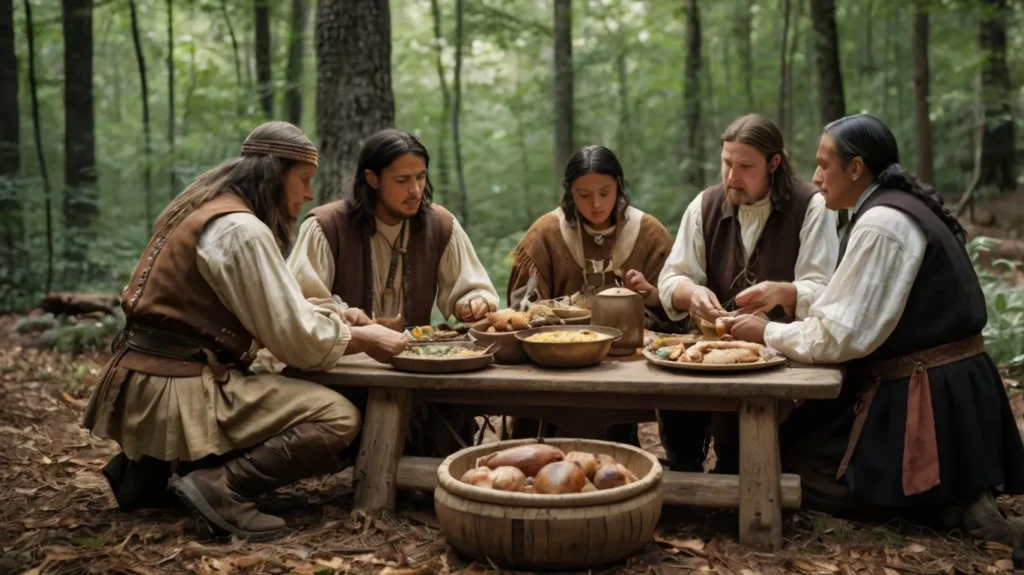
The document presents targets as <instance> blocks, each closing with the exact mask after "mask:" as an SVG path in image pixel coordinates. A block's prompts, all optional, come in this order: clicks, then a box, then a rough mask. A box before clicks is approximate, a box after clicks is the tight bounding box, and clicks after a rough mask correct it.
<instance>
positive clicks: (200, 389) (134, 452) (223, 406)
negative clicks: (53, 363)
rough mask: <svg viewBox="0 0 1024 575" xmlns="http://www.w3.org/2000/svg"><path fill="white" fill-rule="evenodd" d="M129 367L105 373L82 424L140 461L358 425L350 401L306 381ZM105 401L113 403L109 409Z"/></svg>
mask: <svg viewBox="0 0 1024 575" xmlns="http://www.w3.org/2000/svg"><path fill="white" fill-rule="evenodd" d="M128 374H130V375H128V376H127V379H125V380H124V381H123V382H118V381H116V380H115V379H116V378H112V377H108V378H105V379H104V381H103V382H102V383H101V384H100V387H98V388H97V389H96V391H95V392H94V393H93V395H92V398H91V399H90V401H89V407H88V408H87V410H86V413H85V418H84V420H83V426H84V427H86V428H87V429H89V430H90V431H91V432H92V433H94V434H95V435H97V436H99V437H103V438H105V439H112V440H114V441H116V442H117V443H118V444H119V445H120V446H121V449H123V450H124V452H125V455H127V456H128V458H129V459H132V460H135V461H138V460H139V459H140V458H141V457H142V456H143V455H148V456H150V457H154V458H157V459H160V460H163V461H175V460H180V461H195V460H197V459H200V458H202V457H205V456H207V455H220V454H224V453H227V452H229V451H233V450H236V449H245V448H249V447H252V446H254V445H258V444H260V443H262V442H264V441H266V440H268V439H270V438H271V437H273V436H275V435H278V434H280V433H282V432H284V431H285V430H287V429H289V428H291V427H294V426H296V425H299V424H301V423H306V422H317V423H320V424H322V425H325V426H326V427H327V428H328V429H329V430H330V431H332V432H334V433H336V434H337V435H339V436H341V437H346V438H347V440H348V441H349V442H351V441H352V439H354V438H355V437H356V435H357V434H358V433H359V428H360V425H361V416H360V414H359V410H357V409H356V407H355V406H353V405H352V403H350V402H349V401H348V400H347V399H345V398H344V397H343V396H342V395H341V394H339V393H337V392H335V391H333V390H331V389H328V388H326V387H324V386H322V385H319V384H316V383H312V382H309V381H303V380H298V379H291V378H287V377H282V376H280V375H276V374H271V373H266V374H260V375H245V374H243V373H241V372H239V371H237V370H232V371H231V372H230V374H229V377H228V380H227V381H226V382H224V383H218V382H217V381H216V380H214V377H213V374H212V373H211V371H210V369H209V368H203V372H202V375H200V376H196V377H173V378H171V377H158V376H152V375H146V374H143V373H137V372H128ZM114 386H119V387H120V390H119V391H118V390H116V388H115V387H114ZM115 394H116V395H115ZM104 397H107V399H106V400H104ZM106 402H111V404H110V405H109V408H107V409H104V403H106Z"/></svg>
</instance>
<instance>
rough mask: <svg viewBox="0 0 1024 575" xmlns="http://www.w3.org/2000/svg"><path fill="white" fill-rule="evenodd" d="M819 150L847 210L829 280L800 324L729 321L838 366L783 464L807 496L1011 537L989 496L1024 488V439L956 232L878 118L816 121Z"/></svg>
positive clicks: (1011, 524)
mask: <svg viewBox="0 0 1024 575" xmlns="http://www.w3.org/2000/svg"><path fill="white" fill-rule="evenodd" d="M816 160H817V164H818V168H817V171H816V172H815V176H814V181H815V184H817V185H818V186H819V187H820V188H821V190H822V194H823V195H824V197H825V201H826V202H827V203H828V206H829V208H831V209H833V210H839V209H850V210H851V211H852V214H853V216H852V218H851V220H850V223H849V225H848V226H847V228H846V232H845V234H844V237H843V240H842V243H841V249H840V261H839V266H838V268H837V269H836V273H835V276H834V277H833V278H832V281H831V282H829V284H828V286H827V287H826V289H825V290H824V291H823V292H822V293H821V294H820V296H819V298H818V300H817V301H815V302H814V304H813V305H812V306H811V308H810V310H809V311H808V313H807V315H806V316H805V317H804V318H803V319H801V320H800V321H795V322H791V323H776V322H771V323H769V322H768V321H766V320H765V319H764V318H758V317H754V316H747V315H742V316H739V317H737V318H735V319H730V320H729V322H730V323H731V326H730V327H729V330H730V333H731V334H732V335H733V336H734V337H736V338H737V339H743V340H748V341H757V342H767V343H768V344H769V345H771V346H772V347H774V348H776V349H778V350H779V351H781V352H783V353H785V354H786V356H788V357H791V358H793V359H797V360H799V361H802V362H805V363H829V364H834V363H846V377H845V379H844V380H843V386H842V390H841V391H840V394H839V397H837V398H836V399H831V400H816V401H808V402H807V403H805V404H804V405H802V406H800V407H799V408H797V409H796V410H795V411H793V413H792V415H791V416H790V417H789V418H788V419H787V420H786V422H785V423H784V424H783V425H782V427H781V429H780V432H779V434H780V447H781V455H782V466H783V469H784V470H787V471H790V472H794V473H798V474H799V475H800V478H801V487H802V489H803V500H804V505H805V506H808V507H811V508H816V509H818V510H822V511H826V512H829V513H835V514H843V515H847V514H863V513H864V512H865V511H877V512H883V513H884V515H888V514H889V513H892V512H897V513H902V514H906V515H909V516H910V518H912V519H916V520H922V521H927V522H929V523H939V524H940V525H941V526H944V527H955V526H957V525H960V526H962V527H963V528H964V529H965V530H966V531H967V532H969V533H971V534H972V535H974V536H975V537H978V538H981V539H985V540H989V541H997V542H1000V543H1003V544H1005V545H1013V546H1018V547H1019V546H1021V544H1022V543H1024V522H1022V521H1021V520H1020V519H1019V518H1010V519H1007V518H1006V517H1004V516H1003V514H1002V513H1000V510H999V508H998V507H997V505H996V503H995V499H994V496H996V495H999V494H1011V495H1016V494H1020V493H1024V445H1022V443H1021V437H1020V433H1019V431H1018V430H1017V426H1016V424H1015V422H1014V417H1013V412H1012V411H1011V409H1010V403H1009V400H1008V398H1007V396H1006V391H1005V389H1004V388H1003V382H1002V378H1001V377H1000V376H999V370H998V369H996V365H995V364H994V363H993V362H992V359H991V358H990V357H989V356H988V354H987V353H985V348H984V344H985V338H984V337H983V335H982V330H983V329H984V327H985V323H986V321H987V319H988V316H987V309H986V304H985V294H984V292H983V291H982V289H981V285H980V284H979V282H978V277H977V275H976V273H975V271H974V267H973V265H972V263H971V259H970V257H969V256H968V253H967V250H966V248H965V245H964V244H965V241H966V232H965V231H964V229H963V227H962V226H961V225H960V222H958V221H957V219H956V217H954V216H953V215H952V214H951V213H950V212H949V211H948V210H947V209H946V208H945V207H943V204H942V197H941V196H940V195H939V194H938V193H937V192H936V191H935V190H934V189H933V188H931V187H930V186H927V185H925V184H923V183H922V182H921V181H920V180H918V179H917V177H915V176H914V175H913V174H911V173H910V172H907V171H906V170H904V169H903V168H902V167H901V166H900V163H899V160H900V158H899V148H898V146H897V143H896V138H895V137H894V136H893V134H892V132H891V131H889V128H888V127H886V126H885V124H883V123H882V122H881V120H879V119H877V118H874V117H872V116H868V115H866V114H858V115H855V116H847V117H845V118H842V119H839V120H836V121H835V122H832V123H831V124H829V125H828V126H826V127H825V133H824V134H822V136H821V140H820V142H819V145H818V151H817V154H816ZM884 515H883V517H884Z"/></svg>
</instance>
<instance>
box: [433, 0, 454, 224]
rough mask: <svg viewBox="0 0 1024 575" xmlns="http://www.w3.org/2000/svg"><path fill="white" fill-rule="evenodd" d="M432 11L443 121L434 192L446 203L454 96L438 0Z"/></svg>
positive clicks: (441, 122)
mask: <svg viewBox="0 0 1024 575" xmlns="http://www.w3.org/2000/svg"><path fill="white" fill-rule="evenodd" d="M430 11H431V12H432V13H433V15H434V56H435V58H436V60H437V81H438V83H439V84H440V85H441V121H440V123H439V124H438V125H439V126H440V129H439V130H438V135H437V159H436V160H435V161H436V162H437V169H436V170H432V172H433V173H435V174H437V179H436V181H437V186H436V187H435V188H434V193H435V194H436V197H437V202H438V203H440V204H443V203H444V198H445V196H446V195H447V194H448V192H449V191H451V190H450V186H451V182H450V174H449V173H448V132H449V130H450V129H451V116H452V96H451V93H449V91H448V78H447V77H446V76H445V70H444V35H443V34H441V6H440V5H439V4H438V0H430Z"/></svg>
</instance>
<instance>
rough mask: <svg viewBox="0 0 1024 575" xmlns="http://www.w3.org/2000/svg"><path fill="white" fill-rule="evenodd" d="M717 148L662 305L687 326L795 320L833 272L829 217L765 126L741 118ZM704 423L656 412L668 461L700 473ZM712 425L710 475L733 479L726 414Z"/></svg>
mask: <svg viewBox="0 0 1024 575" xmlns="http://www.w3.org/2000/svg"><path fill="white" fill-rule="evenodd" d="M721 144H722V150H721V156H722V182H721V183H720V184H716V185H714V186H711V187H710V188H708V189H706V190H704V191H702V192H701V193H699V194H698V195H697V197H696V198H695V199H694V200H693V202H691V203H690V205H689V207H688V208H687V209H686V212H685V213H684V214H683V218H682V222H681V223H680V224H679V231H678V234H677V237H676V241H675V245H674V246H673V248H672V253H671V255H669V258H668V261H667V262H666V264H665V267H664V269H663V270H662V272H661V277H660V278H659V279H658V287H659V288H660V289H659V291H660V293H661V299H662V303H664V306H665V309H666V311H667V312H668V314H669V317H670V318H672V319H673V320H681V319H683V318H685V317H686V316H689V317H690V319H691V322H692V323H694V324H697V323H698V322H700V321H706V322H711V323H713V322H714V321H715V319H717V318H718V317H720V316H724V315H726V314H728V313H729V312H731V311H734V310H736V309H738V308H744V310H745V311H748V312H752V313H754V312H766V313H767V314H768V315H769V316H771V317H773V318H775V319H777V320H780V321H788V320H789V319H792V318H794V317H795V318H800V317H803V316H804V315H805V314H806V313H807V309H808V308H809V307H810V305H811V303H812V302H813V301H814V300H815V299H816V298H817V296H818V294H819V293H821V291H822V290H823V289H824V288H825V286H826V285H827V284H828V280H829V278H830V277H831V276H832V272H833V271H834V269H835V265H836V258H837V254H838V252H839V239H838V236H837V234H836V217H835V214H834V213H832V212H830V211H829V210H828V209H827V208H826V207H825V201H824V199H822V197H821V195H820V194H818V193H817V190H816V189H815V188H814V186H812V185H810V184H808V183H805V182H802V181H800V180H799V179H797V177H796V176H795V174H794V170H793V167H792V165H791V164H790V161H789V158H788V156H787V155H786V150H785V145H784V142H783V139H782V132H781V131H780V130H779V128H778V126H776V125H775V124H774V123H773V122H772V121H771V120H769V119H767V118H765V117H763V116H759V115H757V114H750V115H747V116H742V117H740V118H738V119H736V120H735V121H733V122H732V124H730V125H729V127H728V128H726V130H725V132H723V133H722V137H721ZM692 327H693V328H697V327H698V326H697V325H694V326H692ZM709 418H710V415H709V414H705V415H704V416H697V414H683V413H673V412H662V438H663V441H664V444H665V450H666V452H667V453H668V456H669V459H672V460H675V461H676V462H677V464H679V465H681V466H682V467H686V468H690V469H699V468H700V465H701V464H702V462H703V459H704V449H705V448H704V442H705V438H706V435H705V432H704V426H705V425H706V424H707V421H708V419H709ZM718 419H719V420H720V424H721V425H719V426H718V427H720V428H721V429H719V430H717V431H716V433H715V453H716V455H717V456H718V465H717V466H716V468H715V469H716V471H721V472H724V473H735V472H736V470H737V468H738V448H737V446H736V442H735V437H736V433H737V429H736V427H737V425H738V423H736V417H735V415H734V414H730V415H728V416H724V417H720V418H718ZM716 423H717V422H716Z"/></svg>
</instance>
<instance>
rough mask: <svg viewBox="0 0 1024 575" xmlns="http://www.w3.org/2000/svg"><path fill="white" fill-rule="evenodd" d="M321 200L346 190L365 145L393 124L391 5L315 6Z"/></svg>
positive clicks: (380, 1) (381, 1)
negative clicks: (374, 135) (379, 131)
mask: <svg viewBox="0 0 1024 575" xmlns="http://www.w3.org/2000/svg"><path fill="white" fill-rule="evenodd" d="M316 54H317V65H316V67H317V84H316V133H317V138H318V139H319V140H320V142H319V143H320V145H319V148H320V174H321V176H320V201H321V203H323V201H324V200H326V199H329V198H333V197H336V196H339V195H341V194H342V193H343V191H347V190H348V187H349V183H350V181H351V179H352V174H353V172H354V171H355V165H356V160H357V158H358V155H359V149H360V148H361V147H362V145H363V140H364V139H365V138H366V137H367V136H369V135H370V134H372V133H374V132H376V131H378V130H380V129H382V128H386V127H389V126H392V125H394V123H395V96H394V92H393V91H392V88H391V12H390V11H389V9H388V1H387V0H336V1H334V2H317V11H316Z"/></svg>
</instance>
